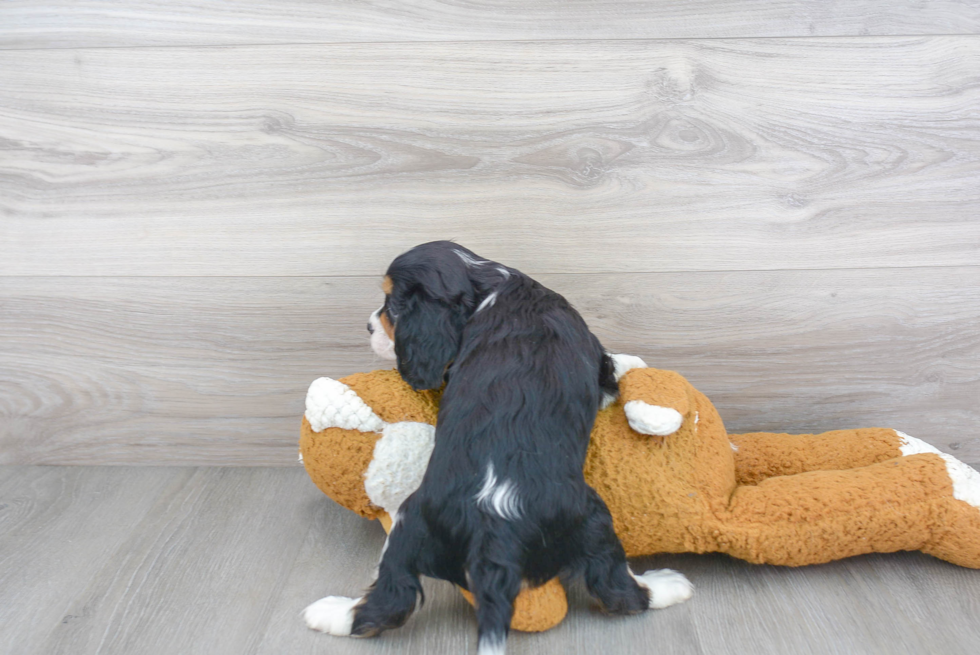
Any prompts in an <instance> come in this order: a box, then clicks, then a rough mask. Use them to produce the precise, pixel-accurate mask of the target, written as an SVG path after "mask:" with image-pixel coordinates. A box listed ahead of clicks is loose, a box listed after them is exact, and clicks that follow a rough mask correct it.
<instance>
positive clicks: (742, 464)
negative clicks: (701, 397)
mask: <svg viewBox="0 0 980 655" xmlns="http://www.w3.org/2000/svg"><path fill="white" fill-rule="evenodd" d="M728 438H729V441H731V443H732V450H733V451H734V456H735V477H736V479H737V480H738V484H740V485H744V484H758V483H759V482H762V481H763V480H765V479H766V478H771V477H775V476H778V475H796V474H798V473H806V472H807V471H834V470H844V469H852V468H859V467H861V466H869V465H871V464H876V463H878V462H883V461H885V460H889V459H893V458H895V457H899V456H901V455H902V450H901V447H902V435H901V433H899V432H896V431H895V430H891V429H887V428H865V429H859V430H834V431H833V432H824V433H823V434H778V433H771V432H751V433H747V434H730V435H728Z"/></svg>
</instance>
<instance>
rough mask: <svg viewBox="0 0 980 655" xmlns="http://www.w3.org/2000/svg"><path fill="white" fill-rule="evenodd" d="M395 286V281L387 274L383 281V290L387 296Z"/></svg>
mask: <svg viewBox="0 0 980 655" xmlns="http://www.w3.org/2000/svg"><path fill="white" fill-rule="evenodd" d="M394 286H395V283H394V282H392V281H391V276H390V275H385V279H384V281H382V282H381V290H382V291H384V292H385V295H386V296H387V295H390V294H391V290H392V288H393V287H394Z"/></svg>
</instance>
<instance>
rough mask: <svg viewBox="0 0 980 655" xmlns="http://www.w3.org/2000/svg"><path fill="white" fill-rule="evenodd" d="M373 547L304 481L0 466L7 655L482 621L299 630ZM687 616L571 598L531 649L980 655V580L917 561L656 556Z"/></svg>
mask: <svg viewBox="0 0 980 655" xmlns="http://www.w3.org/2000/svg"><path fill="white" fill-rule="evenodd" d="M383 539H384V536H383V531H382V530H381V527H380V526H379V525H378V524H377V523H375V522H368V521H366V520H363V519H361V518H359V517H357V516H355V515H353V514H351V513H349V512H347V511H346V510H343V509H341V508H340V507H338V506H337V505H335V504H334V503H333V502H332V501H330V500H328V499H327V498H326V497H325V496H323V495H322V494H320V492H319V491H317V490H316V488H315V487H314V486H313V484H312V483H311V482H310V481H309V479H308V478H307V476H306V474H305V472H304V471H303V469H302V468H299V467H297V468H178V467H170V468H137V467H0V653H3V654H4V655H8V654H9V655H20V654H28V653H43V654H45V655H55V654H59V653H70V654H72V655H83V654H87V653H106V654H108V653H113V654H125V655H142V654H156V653H167V654H181V655H190V654H193V653H207V654H208V655H224V654H226V653H227V654H229V655H243V654H248V653H263V654H264V653H270V654H273V653H274V654H277V655H279V654H287V653H288V654H293V653H296V654H301V653H318V654H320V653H331V654H334V653H340V654H346V653H365V654H368V653H369V654H372V655H373V654H378V655H382V654H388V653H426V654H441V653H454V654H456V653H467V652H474V651H475V626H474V619H473V613H472V611H471V610H470V608H469V606H467V605H466V604H465V602H464V601H463V600H462V599H461V598H460V597H459V596H458V594H457V593H456V592H455V591H454V590H453V589H451V588H450V587H449V585H447V584H445V583H439V582H434V581H427V583H426V591H427V597H428V601H427V603H426V604H425V606H424V607H423V609H422V610H421V611H420V612H418V613H417V614H416V615H415V617H413V618H412V619H411V620H410V621H409V623H408V624H407V625H406V626H405V627H404V628H402V629H401V630H397V631H394V632H390V633H386V634H385V635H383V636H382V637H380V638H378V639H371V640H348V639H339V638H335V637H329V636H325V635H322V634H318V633H314V632H311V631H309V630H307V629H306V627H305V626H304V625H303V622H302V620H301V619H300V610H301V609H302V608H303V607H304V606H305V605H306V604H307V603H309V602H311V601H313V600H316V599H317V598H319V597H321V596H323V595H326V594H355V593H357V592H358V591H360V590H361V588H362V587H363V586H364V585H365V584H366V583H367V582H368V581H369V579H370V576H371V574H372V569H373V567H374V565H375V563H376V561H377V557H378V553H379V551H380V548H381V545H382V542H383ZM654 566H656V567H661V566H670V567H673V568H677V569H680V570H682V571H684V572H685V573H686V574H687V575H688V576H689V577H690V578H691V579H692V580H693V581H694V583H695V585H696V588H697V591H696V594H695V596H694V599H693V600H691V601H690V602H688V603H686V604H684V605H681V606H678V607H674V608H671V609H667V610H662V611H659V612H649V613H646V614H644V615H641V616H636V617H629V618H609V617H605V616H602V615H601V614H599V613H598V612H596V611H595V610H593V609H592V608H591V607H590V605H589V602H588V599H587V598H586V597H584V596H583V594H582V593H581V592H580V591H575V590H573V593H572V595H571V605H572V608H571V610H570V612H569V616H568V617H567V618H566V619H565V621H564V622H563V623H562V624H561V625H560V626H558V627H557V628H556V629H554V630H552V631H550V632H547V633H545V634H540V635H527V634H514V635H512V638H511V640H510V642H509V648H510V650H509V652H510V653H511V654H512V655H514V654H522V653H563V654H564V653H597V652H598V653H604V654H612V653H673V654H684V653H705V654H711V655H714V654H721V653H753V654H756V653H848V654H853V653H889V654H895V653H942V654H944V655H952V654H956V653H971V654H974V653H977V652H980V571H973V570H966V569H961V568H957V567H955V566H952V565H949V564H946V563H945V562H941V561H938V560H935V559H932V558H930V557H926V556H924V555H920V554H917V553H900V554H892V555H879V556H869V557H858V558H853V559H850V560H845V561H842V562H836V563H833V564H828V565H822V566H812V567H807V568H802V569H789V568H776V567H768V566H753V565H749V564H745V563H743V562H739V561H736V560H732V559H729V558H727V557H723V556H703V555H701V556H697V555H684V556H662V557H656V558H649V559H647V560H641V561H638V562H636V563H635V565H634V568H635V569H639V570H645V569H647V568H650V567H654Z"/></svg>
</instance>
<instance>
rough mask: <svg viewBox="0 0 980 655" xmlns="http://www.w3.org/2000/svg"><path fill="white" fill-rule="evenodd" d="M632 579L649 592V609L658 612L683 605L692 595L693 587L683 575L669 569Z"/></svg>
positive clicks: (649, 572) (636, 576)
mask: <svg viewBox="0 0 980 655" xmlns="http://www.w3.org/2000/svg"><path fill="white" fill-rule="evenodd" d="M633 578H635V579H636V582H637V583H638V584H639V585H640V586H641V587H646V589H647V591H649V592H650V605H649V607H650V609H653V610H659V609H663V608H665V607H670V606H671V605H676V604H677V603H683V602H684V601H685V600H688V599H689V598H690V597H691V596H693V595H694V585H692V584H691V581H690V580H688V579H687V578H686V577H685V576H684V574H683V573H678V572H677V571H672V570H670V569H657V570H653V571H647V572H646V573H644V574H643V575H634V576H633Z"/></svg>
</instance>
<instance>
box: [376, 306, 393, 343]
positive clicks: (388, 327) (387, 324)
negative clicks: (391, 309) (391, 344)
mask: <svg viewBox="0 0 980 655" xmlns="http://www.w3.org/2000/svg"><path fill="white" fill-rule="evenodd" d="M378 321H380V322H381V327H383V328H384V329H385V334H387V335H388V338H389V339H391V340H392V341H394V340H395V326H394V325H392V324H391V321H389V320H388V312H381V313H380V314H379V315H378Z"/></svg>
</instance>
